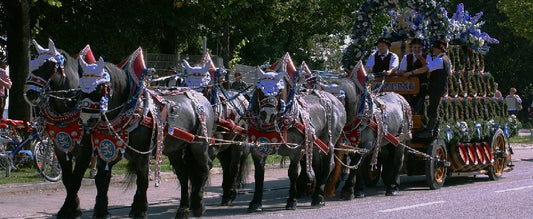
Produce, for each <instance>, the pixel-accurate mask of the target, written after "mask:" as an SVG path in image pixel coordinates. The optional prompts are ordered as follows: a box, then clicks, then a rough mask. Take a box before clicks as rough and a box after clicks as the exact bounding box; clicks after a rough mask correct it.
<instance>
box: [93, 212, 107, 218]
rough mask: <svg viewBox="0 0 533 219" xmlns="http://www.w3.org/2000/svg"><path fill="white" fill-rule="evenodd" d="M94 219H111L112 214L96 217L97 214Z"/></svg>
mask: <svg viewBox="0 0 533 219" xmlns="http://www.w3.org/2000/svg"><path fill="white" fill-rule="evenodd" d="M93 219H111V214H109V213H107V214H106V215H104V216H96V214H93Z"/></svg>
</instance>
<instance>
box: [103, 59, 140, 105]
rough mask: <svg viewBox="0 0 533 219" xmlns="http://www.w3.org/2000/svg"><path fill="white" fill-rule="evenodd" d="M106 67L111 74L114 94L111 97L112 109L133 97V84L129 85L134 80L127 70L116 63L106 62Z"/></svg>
mask: <svg viewBox="0 0 533 219" xmlns="http://www.w3.org/2000/svg"><path fill="white" fill-rule="evenodd" d="M105 68H106V69H107V71H108V73H109V76H111V90H112V91H111V92H112V96H111V98H110V99H109V109H110V110H111V109H114V108H116V107H118V106H120V105H122V104H123V103H124V102H126V101H127V100H128V99H129V98H131V97H130V93H131V92H130V89H131V88H132V87H133V86H129V85H130V83H133V80H131V79H130V78H129V77H128V74H127V72H125V71H124V70H123V69H121V68H119V67H118V66H116V65H115V64H112V63H108V62H106V63H105Z"/></svg>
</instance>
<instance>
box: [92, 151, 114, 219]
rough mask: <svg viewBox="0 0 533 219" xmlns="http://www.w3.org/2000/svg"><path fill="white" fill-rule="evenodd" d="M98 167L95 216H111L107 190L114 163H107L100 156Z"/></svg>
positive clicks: (95, 180)
mask: <svg viewBox="0 0 533 219" xmlns="http://www.w3.org/2000/svg"><path fill="white" fill-rule="evenodd" d="M96 168H97V169H98V171H97V173H96V177H95V178H94V183H95V184H96V201H95V204H94V214H93V218H111V215H110V214H109V211H108V198H107V191H108V190H109V183H110V182H111V170H112V168H113V164H112V163H107V162H105V161H103V160H101V159H100V158H98V162H97V164H96Z"/></svg>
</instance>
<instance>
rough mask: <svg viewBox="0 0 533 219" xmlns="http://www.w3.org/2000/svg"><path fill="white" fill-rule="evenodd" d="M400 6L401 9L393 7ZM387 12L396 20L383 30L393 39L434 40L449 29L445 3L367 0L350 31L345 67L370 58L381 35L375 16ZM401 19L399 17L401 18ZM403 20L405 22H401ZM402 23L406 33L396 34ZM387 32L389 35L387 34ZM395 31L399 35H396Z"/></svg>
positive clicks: (433, 0) (356, 14)
mask: <svg viewBox="0 0 533 219" xmlns="http://www.w3.org/2000/svg"><path fill="white" fill-rule="evenodd" d="M396 8H400V10H399V11H393V9H396ZM384 12H388V13H389V14H390V15H389V16H391V18H392V20H393V21H398V22H396V23H395V22H390V23H389V25H388V26H387V27H385V28H384V29H383V34H382V33H379V34H382V35H384V36H387V37H390V38H392V39H393V40H401V39H400V38H402V37H405V39H407V38H412V37H422V38H425V39H434V38H442V37H445V36H446V34H447V32H448V30H449V25H450V22H449V19H448V15H447V14H448V12H447V11H446V9H445V8H444V6H443V5H441V4H440V3H438V2H437V1H435V0H407V1H405V0H367V1H366V2H364V3H363V4H362V5H361V7H360V10H358V11H356V12H355V21H354V25H353V29H352V33H351V40H352V42H351V43H350V45H349V46H348V47H347V48H346V50H345V51H344V54H343V59H342V60H343V66H344V68H345V69H350V67H351V66H354V65H355V63H356V62H357V61H358V60H362V59H365V58H367V57H368V56H369V55H370V50H371V48H373V44H374V41H375V39H377V38H378V36H377V35H378V34H376V33H374V31H373V30H372V27H374V25H375V24H376V20H375V17H377V16H379V14H383V13H384ZM398 18H400V19H398ZM402 20H403V21H402ZM395 26H396V27H398V26H403V27H407V28H405V30H408V31H405V32H404V34H396V32H394V31H393V30H394V27H395ZM387 34H388V35H387ZM394 34H396V35H394Z"/></svg>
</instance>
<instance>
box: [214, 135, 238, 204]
mask: <svg viewBox="0 0 533 219" xmlns="http://www.w3.org/2000/svg"><path fill="white" fill-rule="evenodd" d="M233 147H234V146H233V145H232V146H230V148H227V149H226V150H223V151H220V152H219V153H218V154H217V158H218V160H219V161H220V165H221V166H222V191H223V192H222V201H221V203H220V205H221V206H230V205H231V202H232V201H233V200H234V199H235V196H236V191H235V189H234V188H232V186H233V184H234V180H235V178H234V177H235V176H236V175H237V174H236V172H237V171H238V169H235V166H236V165H235V164H234V162H235V161H234V160H235V159H233V157H232V156H233V154H232V151H233ZM237 165H239V164H237Z"/></svg>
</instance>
